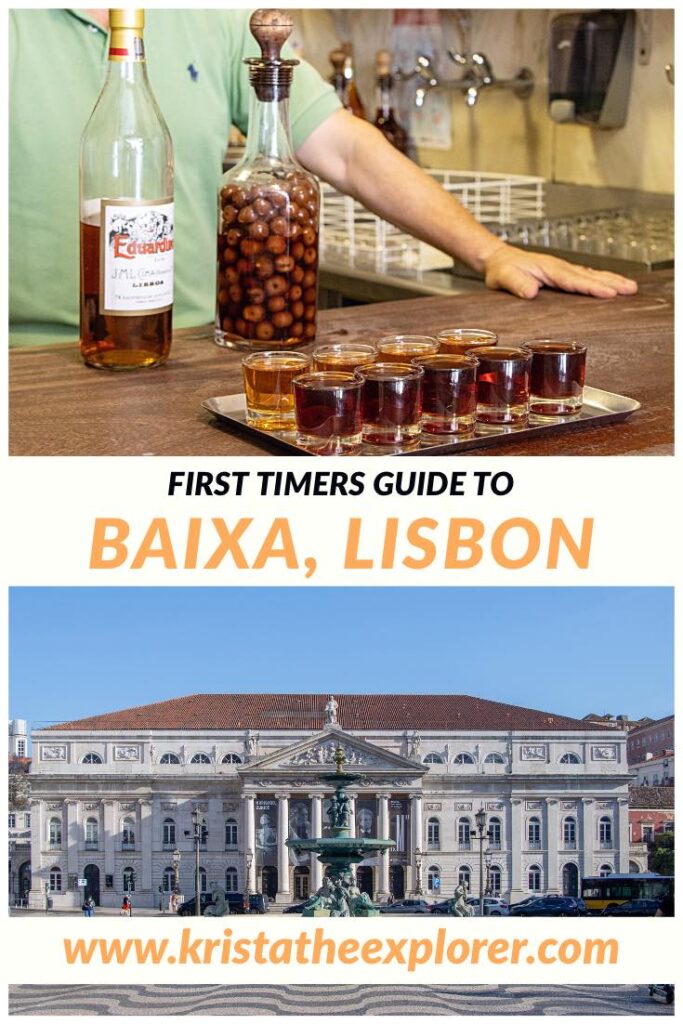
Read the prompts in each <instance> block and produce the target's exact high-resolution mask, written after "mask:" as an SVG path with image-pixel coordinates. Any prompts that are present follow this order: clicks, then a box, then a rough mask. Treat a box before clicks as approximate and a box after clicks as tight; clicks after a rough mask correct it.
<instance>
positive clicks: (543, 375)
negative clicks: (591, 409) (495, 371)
mask: <svg viewBox="0 0 683 1024" xmlns="http://www.w3.org/2000/svg"><path fill="white" fill-rule="evenodd" d="M524 348H526V349H528V351H529V352H530V353H531V371H530V374H529V392H530V394H529V411H530V412H531V413H533V414H534V415H536V416H550V417H553V416H573V415H575V414H576V413H578V412H580V411H581V406H582V405H583V385H584V381H585V379H586V346H585V345H582V344H581V343H580V342H578V341H546V340H539V341H528V342H526V344H525V345H524Z"/></svg>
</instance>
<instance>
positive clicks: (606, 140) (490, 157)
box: [294, 10, 674, 192]
mask: <svg viewBox="0 0 683 1024" xmlns="http://www.w3.org/2000/svg"><path fill="white" fill-rule="evenodd" d="M294 13H295V18H296V23H297V32H298V36H299V40H300V42H301V45H302V47H303V50H304V55H305V56H306V58H307V59H308V60H309V61H311V63H313V64H314V65H315V66H316V67H317V68H318V69H319V70H320V71H321V73H322V74H324V75H325V76H326V77H327V75H328V74H329V71H330V66H329V62H328V60H327V54H328V53H329V51H330V50H331V49H332V48H333V47H334V46H335V45H337V43H338V41H339V39H340V37H341V35H344V37H345V38H351V40H352V42H353V44H354V52H355V58H356V65H357V68H358V78H359V85H360V90H361V95H362V96H363V98H364V101H365V103H366V107H367V108H372V106H373V84H372V83H373V66H374V55H375V51H376V50H377V49H379V48H381V47H383V46H387V45H388V44H389V41H390V35H391V28H392V17H393V12H392V11H380V10H374V11H352V12H350V11H320V10H306V11H296V12H294ZM556 13H558V12H557V11H547V10H545V11H544V10H521V11H514V10H484V11H471V12H465V21H464V22H463V12H457V11H441V12H440V18H441V26H442V35H443V52H444V55H445V52H446V49H447V47H449V46H450V47H453V48H455V49H461V48H463V47H466V48H467V49H469V50H479V51H483V52H484V53H485V54H486V55H487V57H488V58H489V60H490V62H491V64H492V66H493V70H494V73H495V75H496V77H498V78H508V77H511V76H512V75H514V74H515V73H516V72H517V71H518V70H519V68H520V67H521V66H522V65H526V66H528V67H529V68H531V70H532V71H533V72H534V74H535V75H536V89H535V90H534V93H533V95H532V97H531V98H530V99H529V100H526V101H520V100H518V99H517V98H516V97H515V96H513V95H512V94H511V93H508V92H494V91H490V92H488V93H485V94H484V95H483V96H482V97H481V98H480V100H479V102H478V104H477V105H476V106H475V107H474V109H468V108H467V107H466V105H465V102H464V99H463V97H462V95H461V94H460V93H452V94H451V97H452V129H453V130H452V146H451V149H450V150H429V149H425V150H422V151H420V153H419V158H420V162H421V163H422V164H424V165H426V166H427V165H428V166H432V167H452V168H458V169H460V168H462V169H468V170H484V171H505V172H509V173H515V172H516V173H520V174H539V175H542V176H543V177H545V178H548V179H549V180H553V181H562V182H572V183H577V184H582V185H611V186H615V187H622V188H640V189H647V190H650V191H654V192H672V191H673V187H674V172H673V125H674V111H673V103H674V90H673V87H672V86H671V85H670V84H669V82H668V81H667V79H666V76H665V73H664V65H665V64H667V63H669V62H671V63H673V58H674V53H673V20H674V19H673V10H657V11H653V12H652V14H653V37H652V53H651V57H650V62H649V64H648V65H646V66H642V65H639V64H638V63H637V62H636V63H635V65H634V74H633V82H632V93H631V102H630V107H629V116H628V121H627V124H626V126H625V127H624V128H622V129H613V130H608V131H597V130H593V129H590V128H586V127H583V126H579V125H557V124H555V123H554V122H553V121H551V119H550V117H549V116H548V113H547V78H548V75H547V46H548V38H549V22H550V19H551V17H553V16H555V14H556ZM468 14H469V15H470V16H471V18H470V23H469V28H468V25H467V15H468ZM463 31H464V32H465V35H463ZM467 32H469V45H467V41H468V40H467ZM443 72H444V74H445V75H449V76H451V75H452V76H455V75H457V74H458V71H457V69H456V67H455V65H454V64H451V62H450V61H448V60H447V59H445V60H444V64H443ZM426 102H427V103H429V97H427V100H426Z"/></svg>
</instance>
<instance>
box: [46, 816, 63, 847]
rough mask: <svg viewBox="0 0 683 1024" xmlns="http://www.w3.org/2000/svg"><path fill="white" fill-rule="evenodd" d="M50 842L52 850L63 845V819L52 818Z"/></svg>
mask: <svg viewBox="0 0 683 1024" xmlns="http://www.w3.org/2000/svg"><path fill="white" fill-rule="evenodd" d="M49 840H50V846H51V847H52V849H53V850H54V849H58V848H59V847H60V846H61V845H62V819H61V818H50V825H49Z"/></svg>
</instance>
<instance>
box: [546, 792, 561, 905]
mask: <svg viewBox="0 0 683 1024" xmlns="http://www.w3.org/2000/svg"><path fill="white" fill-rule="evenodd" d="M545 827H546V841H545V848H546V865H545V879H546V892H549V893H559V892H560V891H561V885H560V878H559V860H560V858H559V828H560V824H559V804H558V802H557V800H551V799H549V798H548V799H546V802H545Z"/></svg>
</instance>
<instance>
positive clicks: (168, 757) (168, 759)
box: [159, 753, 180, 764]
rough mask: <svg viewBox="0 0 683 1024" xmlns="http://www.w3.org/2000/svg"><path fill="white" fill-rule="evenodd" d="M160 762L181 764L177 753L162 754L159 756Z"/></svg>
mask: <svg viewBox="0 0 683 1024" xmlns="http://www.w3.org/2000/svg"><path fill="white" fill-rule="evenodd" d="M159 764H180V758H179V757H178V755H177V754H170V753H169V754H162V755H161V757H160V758H159Z"/></svg>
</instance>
